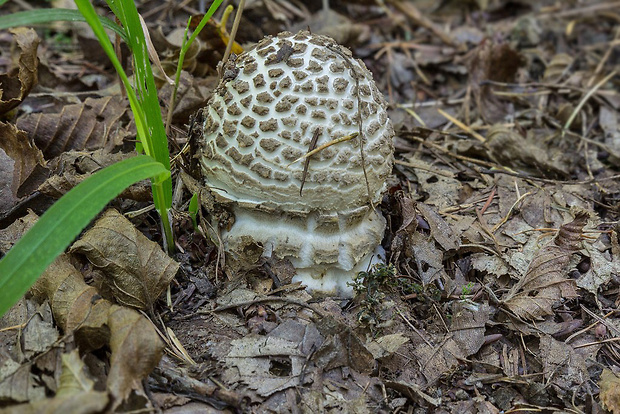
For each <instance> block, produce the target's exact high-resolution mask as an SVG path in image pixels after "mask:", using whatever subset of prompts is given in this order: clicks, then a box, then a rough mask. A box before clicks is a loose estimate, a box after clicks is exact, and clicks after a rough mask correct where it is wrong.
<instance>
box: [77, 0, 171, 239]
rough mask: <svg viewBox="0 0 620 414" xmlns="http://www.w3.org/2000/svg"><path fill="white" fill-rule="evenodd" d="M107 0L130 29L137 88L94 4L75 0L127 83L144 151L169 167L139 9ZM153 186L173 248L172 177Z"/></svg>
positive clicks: (128, 1)
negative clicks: (170, 217) (131, 81)
mask: <svg viewBox="0 0 620 414" xmlns="http://www.w3.org/2000/svg"><path fill="white" fill-rule="evenodd" d="M107 3H108V5H109V6H110V8H111V9H112V11H113V12H114V13H115V15H116V17H117V18H118V19H119V20H120V22H121V23H122V25H123V27H124V28H125V31H126V32H127V39H128V46H129V47H130V49H131V51H132V53H133V57H134V68H135V74H134V81H135V91H134V88H133V86H132V85H131V83H130V82H129V79H128V78H127V75H126V74H125V71H124V70H123V68H122V66H121V64H120V62H119V61H118V58H117V57H116V55H115V53H114V48H113V47H112V44H111V43H110V39H108V37H107V36H106V34H105V31H104V30H103V26H102V25H101V23H100V22H99V19H98V16H97V13H96V12H95V9H94V8H93V6H92V4H91V3H90V1H89V0H75V4H76V5H77V6H78V9H79V10H80V12H81V13H82V14H83V15H84V17H85V18H86V21H87V22H88V24H89V25H90V26H91V28H92V30H93V33H94V34H95V35H96V36H97V39H98V40H99V43H100V44H101V46H102V47H103V49H104V51H105V52H106V54H107V55H108V57H109V59H110V60H111V61H112V64H113V65H114V68H115V69H116V71H117V72H118V74H119V76H120V78H121V80H122V81H123V83H124V84H125V89H126V90H127V97H128V98H129V104H130V105H131V109H132V112H133V114H134V119H135V121H136V129H137V130H138V139H139V140H140V142H141V144H142V146H143V148H144V151H145V152H146V153H147V154H148V155H150V156H152V157H153V158H155V160H157V161H159V162H160V163H161V164H162V165H164V167H165V168H166V169H168V170H170V153H169V151H168V138H167V136H166V131H165V129H164V124H163V120H162V117H161V109H160V107H159V99H158V97H157V88H156V87H155V80H154V78H153V72H152V70H151V63H150V61H149V59H148V52H147V49H146V40H145V38H144V32H143V31H142V25H141V24H140V18H139V16H138V10H137V9H136V5H135V3H134V2H133V1H131V0H121V1H113V0H109V1H107ZM136 92H137V94H136ZM152 189H153V201H154V203H155V208H157V210H158V211H159V215H160V217H161V219H162V223H163V229H164V233H165V236H166V242H167V246H168V250H169V251H172V250H173V249H174V241H173V240H172V227H171V226H170V222H169V219H168V210H169V209H170V207H171V206H172V181H171V180H170V178H168V179H167V180H165V181H163V182H160V183H153V186H152Z"/></svg>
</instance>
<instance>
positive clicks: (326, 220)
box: [200, 32, 394, 294]
mask: <svg viewBox="0 0 620 414" xmlns="http://www.w3.org/2000/svg"><path fill="white" fill-rule="evenodd" d="M236 68H237V70H235V69H234V68H233V69H232V70H231V69H229V71H227V72H226V74H225V76H224V79H222V81H221V83H220V85H219V86H218V88H217V89H216V91H215V93H214V95H213V97H212V98H211V100H210V101H209V104H208V106H207V108H205V123H204V142H203V143H202V146H201V148H202V153H201V157H200V160H201V165H202V170H203V174H204V178H205V180H206V183H207V185H208V186H209V187H210V188H211V189H212V191H214V192H215V193H216V194H217V195H218V196H219V198H220V199H221V200H225V201H228V202H231V205H232V211H233V213H234V215H235V223H234V224H233V225H232V227H231V228H230V229H229V230H226V231H224V232H223V234H222V238H223V240H224V243H225V246H226V250H227V251H228V252H229V253H230V254H232V255H234V256H235V255H240V254H242V251H240V250H243V244H244V243H245V242H246V241H247V240H248V237H250V238H251V240H253V241H254V242H256V243H258V244H260V245H262V246H263V248H264V255H266V256H270V255H273V256H276V257H279V258H286V259H289V260H290V261H291V263H292V264H293V265H294V266H295V267H296V269H297V276H296V277H295V279H294V280H300V281H301V282H302V283H304V284H305V285H307V286H308V287H309V288H310V289H311V290H314V291H320V292H322V293H335V294H350V293H351V289H350V287H348V286H347V282H350V281H351V280H352V278H353V276H355V272H357V271H361V270H365V267H366V266H367V265H368V264H369V262H370V261H371V258H372V257H373V255H375V254H376V252H377V247H378V246H379V245H380V242H381V239H382V237H383V233H384V229H385V220H384V218H383V217H382V216H381V214H380V212H379V211H378V210H376V208H375V206H376V205H377V204H378V203H379V202H380V200H381V196H382V192H383V190H384V187H385V179H386V177H387V176H388V174H390V172H391V168H392V161H393V158H392V152H393V146H392V138H393V135H394V131H393V128H392V125H391V123H390V120H389V119H388V116H387V112H386V108H385V107H386V104H385V99H384V98H383V95H382V94H381V92H380V91H379V90H378V89H377V87H376V85H375V83H374V81H373V79H372V75H371V73H370V72H369V71H368V69H366V66H365V65H364V63H362V62H361V61H360V60H356V59H354V58H353V57H352V55H351V52H350V51H349V50H348V49H346V48H344V47H342V46H339V45H337V44H336V43H335V42H334V41H333V40H332V39H331V38H328V37H325V36H320V35H312V34H310V33H308V32H299V33H297V34H291V33H286V32H285V33H281V34H279V35H278V36H277V37H268V38H265V39H263V40H262V41H261V42H259V43H258V45H257V47H256V48H255V49H254V50H252V51H250V52H247V53H243V54H242V55H240V56H239V57H238V58H237V60H236ZM360 115H361V122H360ZM360 131H361V135H360V136H357V137H355V138H353V139H350V140H347V141H343V142H339V143H337V144H334V145H331V146H328V147H327V148H324V149H322V150H320V151H319V152H318V153H316V154H314V155H313V156H311V157H310V158H309V162H308V166H307V167H308V168H307V172H306V173H305V174H304V166H305V164H306V160H305V159H303V160H299V161H296V160H298V158H300V157H302V156H303V155H304V154H306V153H307V152H308V151H309V150H311V149H312V148H311V142H312V141H313V138H315V139H316V142H315V148H318V147H321V146H322V145H324V144H326V143H329V142H331V141H333V140H335V139H338V138H342V137H345V136H350V135H351V134H354V133H358V132H360ZM360 143H361V144H362V151H360V147H359V145H360ZM362 152H363V154H362ZM295 161H296V162H295ZM302 182H303V192H302V191H300V189H301V187H302ZM242 240H244V241H243V242H242Z"/></svg>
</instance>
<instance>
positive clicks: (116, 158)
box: [39, 150, 153, 201]
mask: <svg viewBox="0 0 620 414" xmlns="http://www.w3.org/2000/svg"><path fill="white" fill-rule="evenodd" d="M133 156H135V153H124V152H114V153H110V152H107V151H105V150H95V151H92V152H84V151H67V152H64V153H62V154H61V155H60V156H59V157H57V158H55V159H54V160H53V161H50V162H49V163H48V165H49V168H50V170H51V172H50V174H51V175H50V177H49V178H48V179H47V180H45V182H44V183H43V184H41V185H40V186H39V191H40V192H41V193H42V194H45V195H47V196H49V197H53V198H60V197H62V196H63V195H64V194H66V193H67V192H68V191H69V190H71V189H72V188H74V187H75V186H76V185H78V184H79V183H81V182H82V181H84V180H85V179H87V178H88V177H90V176H91V175H92V174H94V173H95V172H97V171H99V170H101V169H102V168H105V167H107V166H109V165H112V164H114V163H117V162H120V161H122V160H125V159H127V158H131V157H133ZM118 197H119V198H126V199H127V198H128V199H131V200H135V201H151V200H152V199H153V198H152V190H151V184H150V182H149V181H148V180H144V181H140V182H138V183H136V184H134V185H132V186H130V187H128V188H126V189H125V190H123V192H122V193H120V194H119V195H118Z"/></svg>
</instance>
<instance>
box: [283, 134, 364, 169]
mask: <svg viewBox="0 0 620 414" xmlns="http://www.w3.org/2000/svg"><path fill="white" fill-rule="evenodd" d="M315 134H316V132H315ZM358 135H359V132H354V133H352V134H349V135H345V136H344V137H340V138H336V139H334V140H332V141H329V142H326V143H325V144H323V145H321V146H320V147H318V148H314V149H312V142H311V143H310V148H308V149H309V151H308V152H307V153H306V154H304V155H302V156H301V157H299V158H297V159H296V160H295V161H293V162H291V163H289V164H287V168H288V167H289V166H291V165H293V164H295V163H296V162H299V161H301V160H303V159H306V158H309V157H312V156H313V155H314V154H316V153H317V152H319V151H323V150H324V149H325V148H327V147H331V146H332V145H336V144H340V143H341V142H345V141H350V140H352V139H353V138H356V137H357V136H358ZM312 139H313V140H314V137H313V138H312ZM314 145H316V141H315V140H314Z"/></svg>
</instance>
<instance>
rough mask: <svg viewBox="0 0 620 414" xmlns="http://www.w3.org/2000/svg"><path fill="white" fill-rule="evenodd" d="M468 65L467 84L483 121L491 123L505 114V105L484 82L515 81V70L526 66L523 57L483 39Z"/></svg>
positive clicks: (503, 44)
mask: <svg viewBox="0 0 620 414" xmlns="http://www.w3.org/2000/svg"><path fill="white" fill-rule="evenodd" d="M471 56H472V57H471V58H470V60H469V62H468V69H469V85H470V86H471V89H472V91H473V94H474V98H475V101H476V104H477V106H478V111H479V112H480V115H481V116H482V118H483V119H485V120H486V121H487V122H488V123H490V124H493V123H495V122H498V121H500V120H502V119H503V118H504V116H505V115H507V113H508V105H506V104H504V103H503V102H501V101H500V100H499V99H498V98H497V96H496V95H495V94H494V93H493V86H492V85H490V84H489V83H487V82H485V81H495V82H505V83H510V82H514V80H515V75H516V74H517V70H518V69H519V67H521V66H522V65H523V64H524V63H525V59H524V57H523V56H522V55H521V54H520V53H519V52H518V51H516V50H514V49H513V48H512V47H511V46H510V45H509V44H507V43H496V42H495V41H493V40H492V39H490V38H487V39H485V40H484V41H483V42H482V43H480V46H478V47H477V48H476V49H475V50H474V53H472V55H471Z"/></svg>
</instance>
